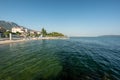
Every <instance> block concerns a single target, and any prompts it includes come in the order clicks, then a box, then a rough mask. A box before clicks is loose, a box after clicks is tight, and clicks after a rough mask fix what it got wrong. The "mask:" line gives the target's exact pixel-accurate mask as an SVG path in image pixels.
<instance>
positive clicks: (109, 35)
mask: <svg viewBox="0 0 120 80" xmlns="http://www.w3.org/2000/svg"><path fill="white" fill-rule="evenodd" d="M99 37H120V35H102V36H99Z"/></svg>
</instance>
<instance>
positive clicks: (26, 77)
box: [0, 37, 120, 80]
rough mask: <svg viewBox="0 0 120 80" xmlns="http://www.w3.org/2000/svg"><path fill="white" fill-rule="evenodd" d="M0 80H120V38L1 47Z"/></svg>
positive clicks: (12, 44)
mask: <svg viewBox="0 0 120 80" xmlns="http://www.w3.org/2000/svg"><path fill="white" fill-rule="evenodd" d="M0 80H120V38H117V37H113V38H110V37H107V38H105V37H93V38H92V37H88V38H84V37H83V38H70V39H69V40H35V41H28V42H20V43H11V44H5V45H0Z"/></svg>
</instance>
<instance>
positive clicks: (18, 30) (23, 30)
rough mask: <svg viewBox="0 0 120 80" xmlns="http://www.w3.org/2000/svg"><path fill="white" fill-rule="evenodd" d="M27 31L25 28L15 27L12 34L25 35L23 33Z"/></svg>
mask: <svg viewBox="0 0 120 80" xmlns="http://www.w3.org/2000/svg"><path fill="white" fill-rule="evenodd" d="M25 31H26V30H25V29H24V28H22V27H13V28H12V32H13V33H16V32H19V33H23V32H25Z"/></svg>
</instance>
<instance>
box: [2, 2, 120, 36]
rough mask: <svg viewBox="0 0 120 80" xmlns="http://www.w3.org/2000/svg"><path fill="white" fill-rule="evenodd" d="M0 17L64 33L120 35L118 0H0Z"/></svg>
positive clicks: (36, 27) (35, 27)
mask: <svg viewBox="0 0 120 80" xmlns="http://www.w3.org/2000/svg"><path fill="white" fill-rule="evenodd" d="M0 20H5V21H10V22H15V23H17V24H19V25H21V26H25V27H27V28H30V29H34V30H37V31H39V30H41V28H43V27H44V28H45V29H46V30H47V31H48V32H54V31H56V32H61V33H63V34H65V35H67V36H99V35H120V0H0Z"/></svg>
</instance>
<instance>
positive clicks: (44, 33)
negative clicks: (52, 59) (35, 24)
mask: <svg viewBox="0 0 120 80" xmlns="http://www.w3.org/2000/svg"><path fill="white" fill-rule="evenodd" d="M41 35H42V36H43V37H64V34H62V33H59V32H51V33H47V31H46V30H45V29H44V28H42V30H41Z"/></svg>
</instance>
